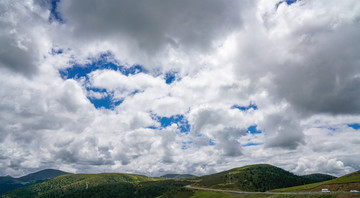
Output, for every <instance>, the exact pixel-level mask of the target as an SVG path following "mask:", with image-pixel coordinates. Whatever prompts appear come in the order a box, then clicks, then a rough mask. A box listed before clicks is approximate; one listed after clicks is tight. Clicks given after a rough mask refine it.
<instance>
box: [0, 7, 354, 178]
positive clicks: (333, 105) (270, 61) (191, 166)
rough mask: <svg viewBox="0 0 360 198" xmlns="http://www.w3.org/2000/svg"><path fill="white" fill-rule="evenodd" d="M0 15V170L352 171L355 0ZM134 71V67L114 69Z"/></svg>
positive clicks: (6, 10)
mask: <svg viewBox="0 0 360 198" xmlns="http://www.w3.org/2000/svg"><path fill="white" fill-rule="evenodd" d="M54 5H56V7H54ZM54 12H56V13H54ZM0 13H1V19H0V44H1V50H0V142H1V144H0V167H1V170H2V174H11V175H21V174H24V173H27V172H30V171H33V170H36V169H42V168H59V169H62V170H66V171H72V172H104V171H112V172H113V171H117V172H133V173H142V174H146V175H152V176H158V175H160V174H163V173H169V172H178V173H193V174H198V175H200V174H206V173H212V172H216V171H221V170H225V169H228V168H233V167H237V166H243V165H247V164H254V163H270V164H274V165H277V166H280V167H282V168H285V169H287V170H290V171H294V172H296V173H297V174H308V173H314V172H323V173H330V174H334V175H343V174H346V173H349V172H351V171H354V170H357V169H359V168H360V164H359V162H358V161H356V160H354V159H359V157H360V156H359V155H357V150H358V149H359V144H360V140H359V138H358V137H360V136H359V135H358V134H359V129H356V127H355V128H352V127H350V126H349V125H348V124H354V123H355V124H356V123H358V124H359V120H360V111H359V110H360V103H359V100H358V98H359V97H360V89H359V86H357V85H358V84H359V79H360V67H359V63H360V59H359V56H358V54H357V52H359V50H360V49H359V46H360V43H359V39H358V35H360V26H359V19H360V14H359V13H360V3H359V2H358V1H356V0H349V1H344V2H339V1H335V0H334V1H325V0H324V1H316V2H313V1H307V0H301V1H296V2H295V3H293V4H290V5H288V4H287V3H286V2H283V1H281V2H280V1H277V0H271V1H269V0H258V1H241V2H240V1H232V0H231V1H207V2H206V4H204V2H200V1H199V2H194V1H175V2H174V1H172V2H168V1H162V0H159V1H152V2H149V1H136V2H135V1H113V0H108V1H97V0H90V1H89V0H87V1H68V0H60V1H59V2H57V3H56V4H52V3H51V2H50V1H2V2H1V3H0ZM59 17H61V20H60V19H59ZM104 53H106V54H110V55H111V56H108V57H106V58H103V57H102V56H101V54H104ZM107 63H112V64H113V65H115V67H118V69H114V68H113V69H111V68H109V67H107V66H104V65H105V64H107ZM96 64H97V65H96ZM102 64H103V65H102ZM133 65H141V66H142V67H143V68H144V71H142V72H141V71H140V72H135V73H131V72H130V73H128V74H124V72H122V70H121V69H119V66H124V67H123V69H124V68H125V69H129V70H130V69H131V67H132V66H133ZM89 67H94V68H95V67H97V68H98V69H92V70H86V68H88V69H89ZM67 68H78V70H76V69H75V70H74V71H72V72H78V74H79V76H80V77H75V78H74V79H72V78H69V79H67V77H66V76H61V74H60V73H59V72H60V71H64V70H66V69H67ZM84 68H85V69H84ZM81 72H83V73H81ZM169 73H170V74H172V75H174V76H173V79H172V80H173V82H171V83H166V78H167V74H169ZM80 74H81V75H80ZM75 76H77V75H75ZM106 100H108V101H106ZM94 101H100V103H104V102H108V103H114V104H112V105H113V108H106V106H105V107H102V108H96V107H95V106H96V105H95V102H94ZM119 101H120V102H119ZM116 102H118V103H116ZM93 103H94V104H93ZM250 104H253V105H254V104H255V105H256V108H255V107H251V106H249V105H250ZM250 107H251V108H250ZM241 109H243V110H241ZM162 119H163V120H162ZM250 126H253V128H254V127H256V129H257V130H258V131H259V130H260V131H261V133H260V132H258V131H257V132H256V131H255V132H254V131H251V130H250V129H249V127H250ZM182 127H183V128H182ZM184 127H185V129H184ZM186 127H188V128H186Z"/></svg>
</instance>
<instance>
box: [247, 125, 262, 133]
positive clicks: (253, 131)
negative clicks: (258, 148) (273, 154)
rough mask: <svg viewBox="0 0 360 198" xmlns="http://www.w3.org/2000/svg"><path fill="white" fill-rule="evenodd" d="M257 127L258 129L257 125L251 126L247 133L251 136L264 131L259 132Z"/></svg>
mask: <svg viewBox="0 0 360 198" xmlns="http://www.w3.org/2000/svg"><path fill="white" fill-rule="evenodd" d="M256 127H257V125H252V126H249V128H248V129H247V132H248V133H250V134H259V133H262V131H260V130H257V129H256Z"/></svg>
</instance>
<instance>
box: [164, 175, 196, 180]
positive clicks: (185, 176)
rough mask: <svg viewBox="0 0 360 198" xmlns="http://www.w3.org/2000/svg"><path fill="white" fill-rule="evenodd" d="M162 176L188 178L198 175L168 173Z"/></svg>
mask: <svg viewBox="0 0 360 198" xmlns="http://www.w3.org/2000/svg"><path fill="white" fill-rule="evenodd" d="M161 177H163V178H167V179H187V178H193V177H197V176H195V175H191V174H166V175H163V176H161Z"/></svg>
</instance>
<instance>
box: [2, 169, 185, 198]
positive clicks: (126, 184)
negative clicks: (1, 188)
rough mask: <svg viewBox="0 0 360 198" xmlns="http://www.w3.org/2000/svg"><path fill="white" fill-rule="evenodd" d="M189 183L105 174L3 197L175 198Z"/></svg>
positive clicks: (50, 182)
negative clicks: (161, 197) (159, 197)
mask: <svg viewBox="0 0 360 198" xmlns="http://www.w3.org/2000/svg"><path fill="white" fill-rule="evenodd" d="M188 184H190V182H187V181H175V180H164V179H158V178H150V177H147V176H143V175H133V174H121V173H102V174H73V175H63V176H59V177H56V178H54V179H51V180H48V181H45V182H42V183H38V184H35V185H31V186H27V187H24V188H19V189H16V190H13V191H11V192H8V193H6V194H4V195H2V196H0V197H3V198H5V197H6V198H10V197H11V198H16V197H22V198H23V197H25V198H26V197H42V198H50V197H51V198H52V197H69V198H70V197H73V198H75V197H76V198H77V197H93V198H96V197H158V196H164V197H173V196H172V195H174V194H176V193H178V192H187V191H190V190H187V189H185V188H184V186H185V185H188Z"/></svg>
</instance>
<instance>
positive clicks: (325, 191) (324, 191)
mask: <svg viewBox="0 0 360 198" xmlns="http://www.w3.org/2000/svg"><path fill="white" fill-rule="evenodd" d="M321 192H322V193H329V192H330V190H329V189H326V188H325V189H321Z"/></svg>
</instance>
